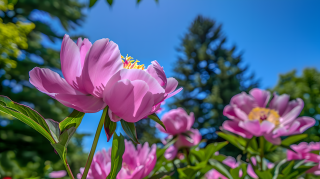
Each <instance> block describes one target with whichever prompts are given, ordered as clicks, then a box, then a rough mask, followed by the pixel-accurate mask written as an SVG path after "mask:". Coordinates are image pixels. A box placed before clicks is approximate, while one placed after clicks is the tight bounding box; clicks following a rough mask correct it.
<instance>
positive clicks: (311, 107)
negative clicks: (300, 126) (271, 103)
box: [272, 68, 320, 142]
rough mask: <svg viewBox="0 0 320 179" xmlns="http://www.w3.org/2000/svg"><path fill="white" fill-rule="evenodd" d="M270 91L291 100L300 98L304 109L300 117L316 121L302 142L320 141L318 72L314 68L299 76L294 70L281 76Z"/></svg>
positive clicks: (319, 73)
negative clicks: (285, 95)
mask: <svg viewBox="0 0 320 179" xmlns="http://www.w3.org/2000/svg"><path fill="white" fill-rule="evenodd" d="M272 90H273V91H275V92H277V93H278V94H288V95H290V99H291V100H293V99H296V98H301V99H302V100H303V101H304V108H303V110H302V112H301V114H300V116H310V117H313V118H315V119H316V124H315V126H313V127H311V128H310V129H308V130H307V131H306V132H305V133H307V134H309V136H308V137H307V138H306V139H304V141H306V142H311V141H314V142H318V141H320V137H319V133H320V126H319V120H320V115H319V114H320V105H319V104H320V72H319V71H318V70H317V69H315V68H306V69H304V70H303V72H302V75H301V76H298V75H297V71H296V70H293V71H291V72H288V73H285V74H282V75H280V77H279V81H278V84H277V85H276V86H275V87H274V88H273V89H272Z"/></svg>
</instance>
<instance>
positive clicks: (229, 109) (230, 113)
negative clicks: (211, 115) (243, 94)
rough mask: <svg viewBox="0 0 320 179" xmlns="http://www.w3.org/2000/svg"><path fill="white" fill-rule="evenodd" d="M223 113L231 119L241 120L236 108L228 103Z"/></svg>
mask: <svg viewBox="0 0 320 179" xmlns="http://www.w3.org/2000/svg"><path fill="white" fill-rule="evenodd" d="M223 115H224V116H226V117H227V118H229V119H232V120H237V121H240V119H239V118H238V116H237V114H236V112H235V110H234V108H233V107H232V106H231V105H227V106H226V107H224V109H223Z"/></svg>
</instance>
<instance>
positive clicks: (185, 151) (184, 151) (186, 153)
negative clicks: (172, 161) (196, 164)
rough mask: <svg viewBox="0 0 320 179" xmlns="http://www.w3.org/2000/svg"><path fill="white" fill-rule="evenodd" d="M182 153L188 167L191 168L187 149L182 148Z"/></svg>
mask: <svg viewBox="0 0 320 179" xmlns="http://www.w3.org/2000/svg"><path fill="white" fill-rule="evenodd" d="M183 153H184V155H185V157H186V160H187V163H188V165H189V166H191V161H190V158H189V151H188V149H187V148H184V149H183Z"/></svg>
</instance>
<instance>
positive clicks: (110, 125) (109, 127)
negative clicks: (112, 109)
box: [104, 109, 117, 142]
mask: <svg viewBox="0 0 320 179" xmlns="http://www.w3.org/2000/svg"><path fill="white" fill-rule="evenodd" d="M107 110H108V109H107ZM116 128H117V123H116V122H113V121H111V120H110V117H109V115H108V112H107V114H106V118H105V120H104V130H105V132H106V134H107V142H109V140H110V139H111V137H112V135H113V133H114V132H115V131H116Z"/></svg>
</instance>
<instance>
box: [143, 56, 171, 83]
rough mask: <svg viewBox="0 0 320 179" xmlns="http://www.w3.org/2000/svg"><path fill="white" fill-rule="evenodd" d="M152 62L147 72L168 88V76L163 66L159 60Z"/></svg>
mask: <svg viewBox="0 0 320 179" xmlns="http://www.w3.org/2000/svg"><path fill="white" fill-rule="evenodd" d="M151 63H152V64H151V65H149V66H148V69H147V72H148V73H149V74H150V75H151V76H152V77H153V78H155V79H156V80H157V81H158V83H159V84H160V85H161V86H162V87H163V88H164V89H166V87H167V77H166V74H165V73H164V70H163V67H161V66H160V64H159V63H158V62H157V61H152V62H151Z"/></svg>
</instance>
